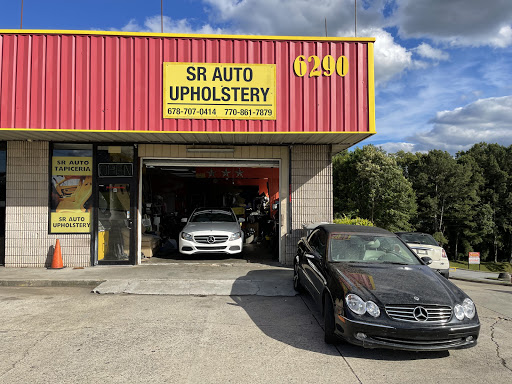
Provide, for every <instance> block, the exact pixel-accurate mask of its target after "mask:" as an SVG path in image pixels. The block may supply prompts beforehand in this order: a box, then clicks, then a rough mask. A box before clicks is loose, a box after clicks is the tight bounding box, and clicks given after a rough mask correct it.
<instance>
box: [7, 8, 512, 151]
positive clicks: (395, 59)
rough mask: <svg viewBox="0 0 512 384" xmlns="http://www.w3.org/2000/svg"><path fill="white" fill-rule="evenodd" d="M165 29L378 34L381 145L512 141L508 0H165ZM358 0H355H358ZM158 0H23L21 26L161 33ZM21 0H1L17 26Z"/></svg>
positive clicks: (457, 146)
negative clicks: (355, 15) (355, 11)
mask: <svg viewBox="0 0 512 384" xmlns="http://www.w3.org/2000/svg"><path fill="white" fill-rule="evenodd" d="M162 1H163V15H164V32H169V33H206V34H243V35H271V36H325V21H327V33H328V35H329V36H337V37H354V35H355V21H354V19H355V17H354V8H355V7H354V5H355V4H356V5H357V36H358V37H363V36H364V37H375V38H376V41H375V83H376V89H375V105H376V131H377V134H376V135H374V136H373V137H371V138H369V139H367V140H365V141H364V142H363V143H362V145H364V144H374V145H376V146H380V147H382V148H383V149H384V150H386V151H387V152H390V153H393V152H396V151H399V150H405V151H411V152H416V151H421V152H425V151H428V150H430V149H441V150H445V151H448V152H450V153H451V154H456V153H457V152H458V151H464V150H467V149H469V148H470V147H471V146H472V145H474V144H475V143H479V142H487V143H498V144H501V145H505V146H509V145H512V1H511V0H314V1H312V0H181V1H180V0H162ZM355 2H356V3H355ZM160 3H161V2H160V1H159V0H145V1H140V0H139V1H137V0H87V1H78V0H47V1H41V0H24V1H23V28H24V29H64V30H107V31H115V30H120V31H137V32H160V28H161V24H160ZM20 23H21V0H0V29H18V28H20Z"/></svg>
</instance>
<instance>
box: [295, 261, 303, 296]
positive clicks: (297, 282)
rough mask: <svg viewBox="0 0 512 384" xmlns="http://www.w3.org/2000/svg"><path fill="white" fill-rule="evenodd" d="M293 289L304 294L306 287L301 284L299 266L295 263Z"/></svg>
mask: <svg viewBox="0 0 512 384" xmlns="http://www.w3.org/2000/svg"><path fill="white" fill-rule="evenodd" d="M293 289H295V292H298V293H302V292H304V287H303V286H302V284H301V282H300V275H299V264H297V263H293Z"/></svg>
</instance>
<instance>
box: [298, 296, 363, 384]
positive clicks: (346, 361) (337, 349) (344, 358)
mask: <svg viewBox="0 0 512 384" xmlns="http://www.w3.org/2000/svg"><path fill="white" fill-rule="evenodd" d="M299 297H300V298H301V300H302V302H303V303H304V305H305V306H306V308H307V309H308V310H309V312H310V313H311V315H312V316H313V318H314V319H315V321H316V323H317V324H318V325H319V326H320V328H322V329H323V325H322V324H321V323H320V321H318V318H317V317H316V316H315V315H314V314H313V311H312V310H311V308H310V307H309V305H308V303H306V301H305V300H304V297H303V296H302V295H299ZM334 348H336V351H338V354H339V355H340V356H341V358H342V359H343V361H345V364H347V366H348V368H349V369H350V371H351V372H352V374H353V375H354V377H355V378H356V379H357V381H358V382H359V383H360V384H362V383H363V382H362V381H361V379H360V378H359V376H357V373H356V372H355V371H354V369H353V368H352V366H351V365H350V363H349V362H348V360H347V359H346V357H345V356H344V355H343V352H342V351H341V350H340V348H339V347H338V346H337V345H335V346H334Z"/></svg>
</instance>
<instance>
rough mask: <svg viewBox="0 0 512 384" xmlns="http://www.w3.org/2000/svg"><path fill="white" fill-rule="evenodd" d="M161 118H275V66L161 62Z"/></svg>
mask: <svg viewBox="0 0 512 384" xmlns="http://www.w3.org/2000/svg"><path fill="white" fill-rule="evenodd" d="M163 71H164V73H163V78H164V86H163V89H164V95H163V96H164V97H163V101H164V105H163V117H164V118H168V119H233V120H275V119H276V66H275V64H220V63H216V64H213V63H164V68H163Z"/></svg>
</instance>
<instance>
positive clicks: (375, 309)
mask: <svg viewBox="0 0 512 384" xmlns="http://www.w3.org/2000/svg"><path fill="white" fill-rule="evenodd" d="M366 312H368V314H369V315H371V316H373V317H379V316H380V309H379V306H378V305H377V304H375V303H374V302H373V301H367V302H366Z"/></svg>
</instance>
